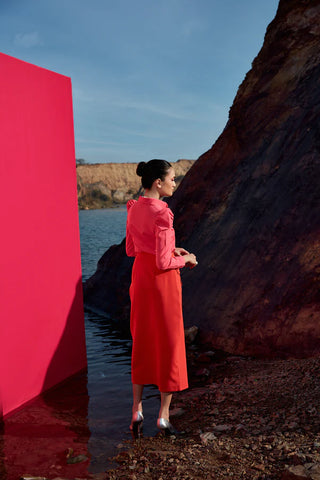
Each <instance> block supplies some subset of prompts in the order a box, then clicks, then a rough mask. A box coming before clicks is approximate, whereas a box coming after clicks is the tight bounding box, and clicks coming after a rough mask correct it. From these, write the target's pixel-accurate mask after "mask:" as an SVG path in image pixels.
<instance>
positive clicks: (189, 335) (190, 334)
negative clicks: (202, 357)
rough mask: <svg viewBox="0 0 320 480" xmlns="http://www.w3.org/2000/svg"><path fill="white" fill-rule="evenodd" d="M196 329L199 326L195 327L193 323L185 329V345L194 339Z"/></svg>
mask: <svg viewBox="0 0 320 480" xmlns="http://www.w3.org/2000/svg"><path fill="white" fill-rule="evenodd" d="M198 331H199V328H198V327H196V326H195V325H194V326H193V327H190V328H186V329H185V331H184V335H185V339H186V343H187V345H191V344H192V343H193V342H194V341H195V339H196V336H197V335H198Z"/></svg>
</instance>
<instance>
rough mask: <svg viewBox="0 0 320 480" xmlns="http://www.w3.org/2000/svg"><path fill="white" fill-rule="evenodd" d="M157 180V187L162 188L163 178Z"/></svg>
mask: <svg viewBox="0 0 320 480" xmlns="http://www.w3.org/2000/svg"><path fill="white" fill-rule="evenodd" d="M156 181H157V188H161V178H158V179H157V180H156Z"/></svg>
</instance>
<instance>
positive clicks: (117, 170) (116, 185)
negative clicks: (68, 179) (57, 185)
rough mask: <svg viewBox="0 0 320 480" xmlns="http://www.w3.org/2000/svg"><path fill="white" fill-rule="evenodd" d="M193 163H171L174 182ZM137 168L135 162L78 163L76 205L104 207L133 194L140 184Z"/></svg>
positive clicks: (136, 192)
mask: <svg viewBox="0 0 320 480" xmlns="http://www.w3.org/2000/svg"><path fill="white" fill-rule="evenodd" d="M193 163H194V160H178V161H177V162H174V163H173V166H174V169H175V172H176V178H177V184H179V183H180V181H181V180H182V178H183V177H184V175H185V174H186V172H187V171H188V170H189V168H190V167H191V166H192V164H193ZM136 168H137V163H98V164H93V165H89V164H86V165H77V184H78V203H79V208H82V209H83V208H104V207H109V206H111V205H113V204H119V203H125V202H126V201H127V200H129V198H136V197H137V196H138V194H139V192H140V186H141V178H140V177H138V176H137V175H136Z"/></svg>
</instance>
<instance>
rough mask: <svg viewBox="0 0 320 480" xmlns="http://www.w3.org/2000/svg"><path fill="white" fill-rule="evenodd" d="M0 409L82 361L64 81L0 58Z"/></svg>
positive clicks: (60, 377) (77, 246)
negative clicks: (0, 406)
mask: <svg viewBox="0 0 320 480" xmlns="http://www.w3.org/2000/svg"><path fill="white" fill-rule="evenodd" d="M0 131H1V137H0V138H1V148H0V181H1V188H0V207H1V210H0V212H1V213H0V228H1V235H0V403H1V405H2V411H3V415H5V414H7V413H8V412H10V411H12V410H13V409H15V408H17V407H19V406H21V405H22V404H23V403H25V402H26V401H28V400H30V399H31V398H33V397H35V396H37V395H38V394H39V393H41V391H43V390H46V389H48V388H50V387H52V386H53V385H55V384H56V383H58V382H61V381H62V380H64V379H65V378H66V377H68V376H70V375H72V374H74V373H75V372H77V371H78V370H80V369H82V368H84V367H85V366H86V350H85V333H84V317H83V300H82V283H81V264H80V241H79V225H78V208H77V192H76V168H75V152H74V132H73V114H72V91H71V80H70V78H68V77H64V76H62V75H58V74H57V73H54V72H50V71H48V70H45V69H42V68H39V67H36V66H34V65H30V64H28V63H25V62H22V61H20V60H17V59H15V58H12V57H9V56H7V55H4V54H0Z"/></svg>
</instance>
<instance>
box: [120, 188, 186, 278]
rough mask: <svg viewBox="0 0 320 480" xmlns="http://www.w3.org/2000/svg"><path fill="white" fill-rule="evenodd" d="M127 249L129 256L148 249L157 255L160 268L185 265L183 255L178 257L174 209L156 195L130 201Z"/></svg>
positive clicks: (128, 204) (128, 206) (146, 251)
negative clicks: (175, 254) (175, 253)
mask: <svg viewBox="0 0 320 480" xmlns="http://www.w3.org/2000/svg"><path fill="white" fill-rule="evenodd" d="M127 210H128V217H127V235H126V252H127V255H128V256H129V257H135V256H136V255H137V253H140V252H145V253H151V254H153V255H155V256H156V264H157V267H158V268H159V269H160V270H168V269H173V268H181V267H184V266H185V260H184V257H183V256H177V257H175V256H174V255H173V252H174V249H175V233H174V229H173V213H172V211H171V210H170V208H169V207H168V205H167V204H166V203H165V202H163V201H162V200H158V199H156V198H148V197H139V199H138V200H129V201H128V203H127Z"/></svg>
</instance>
